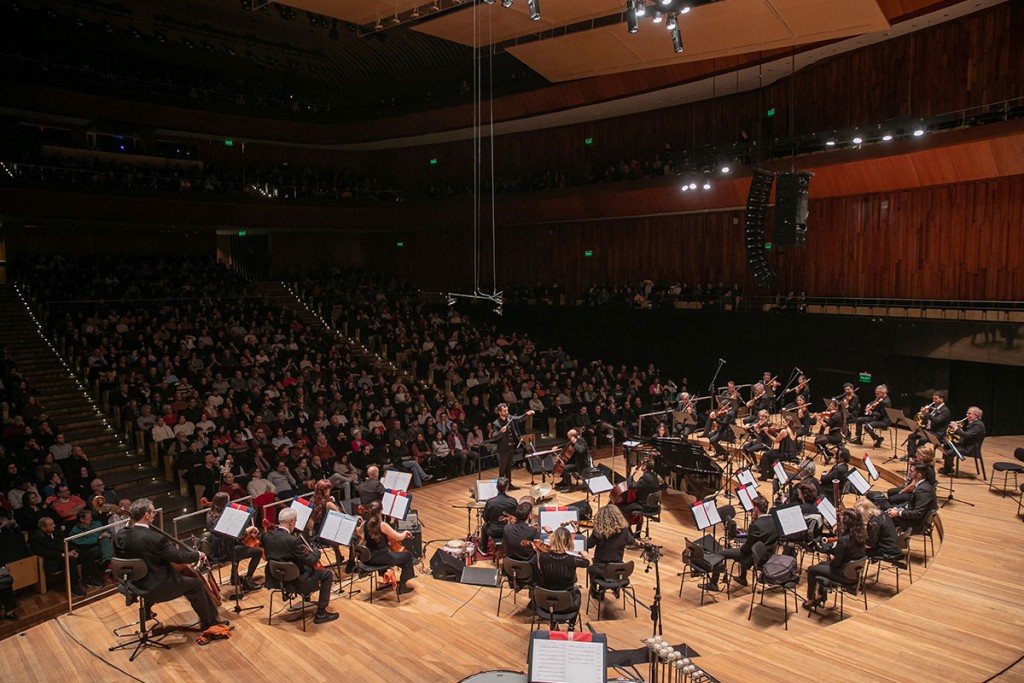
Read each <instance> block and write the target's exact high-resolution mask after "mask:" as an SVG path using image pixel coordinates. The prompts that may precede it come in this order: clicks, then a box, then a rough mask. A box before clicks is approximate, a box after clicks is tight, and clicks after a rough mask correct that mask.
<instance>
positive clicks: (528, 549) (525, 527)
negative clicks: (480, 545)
mask: <svg viewBox="0 0 1024 683" xmlns="http://www.w3.org/2000/svg"><path fill="white" fill-rule="evenodd" d="M513 514H514V515H515V518H516V521H514V522H509V523H508V524H506V525H505V528H504V529H502V533H501V546H502V547H503V548H504V549H505V557H510V558H512V559H513V560H521V561H523V562H533V560H534V557H535V556H536V554H537V553H536V551H535V550H534V548H533V546H532V545H529V544H527V545H523V541H533V540H535V539H537V538H539V537H540V530H539V529H538V528H537V527H536V526H535V525H533V524H530V515H531V514H533V504H532V503H530V501H528V500H527V501H524V502H522V503H519V505H517V506H516V509H515V512H514V513H513Z"/></svg>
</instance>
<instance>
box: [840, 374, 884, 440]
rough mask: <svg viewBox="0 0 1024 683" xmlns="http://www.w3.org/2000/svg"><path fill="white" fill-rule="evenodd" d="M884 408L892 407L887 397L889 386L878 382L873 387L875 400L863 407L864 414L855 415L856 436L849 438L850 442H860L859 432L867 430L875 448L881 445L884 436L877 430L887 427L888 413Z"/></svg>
mask: <svg viewBox="0 0 1024 683" xmlns="http://www.w3.org/2000/svg"><path fill="white" fill-rule="evenodd" d="M886 408H892V399H890V398H889V387H887V386H886V385H884V384H879V385H878V386H877V387H875V400H874V401H872V402H871V403H869V404H868V405H867V406H866V407H865V408H864V414H863V415H860V416H858V417H857V420H856V422H857V436H855V437H854V438H852V439H850V443H853V444H857V445H858V446H859V445H860V443H861V440H860V439H861V434H863V433H864V432H865V431H867V433H868V436H870V437H871V438H872V439H874V441H875V448H878V447H880V446H881V445H882V442H883V441H884V440H885V437H882V436H879V435H878V432H879V431H881V430H883V429H888V428H889V422H890V420H889V413H887V412H885V409H886Z"/></svg>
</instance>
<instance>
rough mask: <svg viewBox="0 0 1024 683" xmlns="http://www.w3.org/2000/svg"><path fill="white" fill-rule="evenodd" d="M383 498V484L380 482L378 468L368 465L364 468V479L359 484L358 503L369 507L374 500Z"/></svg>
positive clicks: (378, 500)
mask: <svg viewBox="0 0 1024 683" xmlns="http://www.w3.org/2000/svg"><path fill="white" fill-rule="evenodd" d="M382 500H384V484H382V483H380V468H378V467H377V466H376V465H370V466H369V467H367V468H366V479H364V480H363V482H362V483H361V484H359V504H360V505H362V506H363V507H364V508H365V507H369V506H370V503H373V502H374V501H376V502H378V503H379V502H380V501H382Z"/></svg>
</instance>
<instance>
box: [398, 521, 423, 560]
mask: <svg viewBox="0 0 1024 683" xmlns="http://www.w3.org/2000/svg"><path fill="white" fill-rule="evenodd" d="M406 531H411V532H412V537H411V538H404V539H402V547H403V548H405V549H406V550H408V551H409V552H410V553H412V556H413V557H414V558H416V559H417V560H419V559H420V558H421V557H423V529H422V528H421V527H420V525H418V524H417V525H416V526H415V528H412V529H407V530H406Z"/></svg>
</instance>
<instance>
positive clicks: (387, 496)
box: [380, 491, 412, 519]
mask: <svg viewBox="0 0 1024 683" xmlns="http://www.w3.org/2000/svg"><path fill="white" fill-rule="evenodd" d="M411 504H412V495H411V494H408V493H406V492H405V491H385V492H384V500H382V501H381V502H380V505H381V514H383V515H387V516H388V517H394V518H395V519H405V516H406V515H407V514H409V506H410V505H411Z"/></svg>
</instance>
